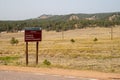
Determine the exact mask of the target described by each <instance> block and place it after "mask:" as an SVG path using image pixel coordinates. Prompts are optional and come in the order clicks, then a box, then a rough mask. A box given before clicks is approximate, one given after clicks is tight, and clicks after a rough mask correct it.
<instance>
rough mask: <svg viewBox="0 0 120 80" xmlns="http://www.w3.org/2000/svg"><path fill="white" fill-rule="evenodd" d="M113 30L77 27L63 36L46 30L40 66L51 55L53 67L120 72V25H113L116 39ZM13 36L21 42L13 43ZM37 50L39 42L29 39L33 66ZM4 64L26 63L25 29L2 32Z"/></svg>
mask: <svg viewBox="0 0 120 80" xmlns="http://www.w3.org/2000/svg"><path fill="white" fill-rule="evenodd" d="M110 32H111V29H110V28H99V27H97V28H86V29H75V30H69V31H65V32H64V39H63V38H62V32H55V31H49V32H46V31H44V30H43V35H42V36H43V41H42V42H39V64H38V67H46V66H45V65H44V64H43V61H44V60H45V59H47V60H48V61H50V62H51V65H50V66H49V67H59V68H69V69H80V70H81V69H82V70H96V71H103V72H117V73H120V26H116V27H114V28H113V40H111V35H110V34H111V33H110ZM12 37H15V38H16V39H18V40H19V44H18V45H14V46H12V45H11V44H10V40H11V38H12ZM95 38H96V39H97V40H96V41H94V39H95ZM71 39H73V40H74V42H72V41H71ZM35 53H36V49H35V43H29V62H30V64H29V66H35ZM9 60H10V61H9ZM0 64H1V65H22V66H25V42H24V33H23V32H19V33H0Z"/></svg>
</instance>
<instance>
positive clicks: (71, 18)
mask: <svg viewBox="0 0 120 80" xmlns="http://www.w3.org/2000/svg"><path fill="white" fill-rule="evenodd" d="M114 25H120V12H110V13H95V14H83V13H80V14H68V15H48V14H43V15H41V16H39V17H37V18H33V19H28V20H23V21H0V32H1V31H7V32H17V31H18V30H23V29H24V28H25V27H42V29H45V30H47V31H49V30H56V31H57V32H59V31H62V30H71V29H76V28H78V29H81V28H85V27H97V26H99V27H111V26H114Z"/></svg>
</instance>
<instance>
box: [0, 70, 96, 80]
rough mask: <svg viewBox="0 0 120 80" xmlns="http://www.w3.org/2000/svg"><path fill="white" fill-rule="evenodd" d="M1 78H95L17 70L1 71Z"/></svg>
mask: <svg viewBox="0 0 120 80" xmlns="http://www.w3.org/2000/svg"><path fill="white" fill-rule="evenodd" d="M0 80H93V79H89V78H78V77H72V76H60V75H50V74H41V73H30V72H29V73H28V72H16V71H0ZM94 80H95V79H94Z"/></svg>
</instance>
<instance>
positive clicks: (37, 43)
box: [36, 41, 39, 65]
mask: <svg viewBox="0 0 120 80" xmlns="http://www.w3.org/2000/svg"><path fill="white" fill-rule="evenodd" d="M38 45H39V42H38V41H37V42H36V65H37V64H38Z"/></svg>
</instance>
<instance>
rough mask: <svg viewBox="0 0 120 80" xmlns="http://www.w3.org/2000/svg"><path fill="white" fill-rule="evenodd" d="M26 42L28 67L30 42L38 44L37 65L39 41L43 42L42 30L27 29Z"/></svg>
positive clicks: (36, 28) (35, 28) (37, 48)
mask: <svg viewBox="0 0 120 80" xmlns="http://www.w3.org/2000/svg"><path fill="white" fill-rule="evenodd" d="M24 38H25V42H26V65H28V42H36V65H37V64H38V50H39V47H38V45H39V41H41V40H42V30H41V28H38V27H32V28H26V29H25V37H24Z"/></svg>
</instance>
